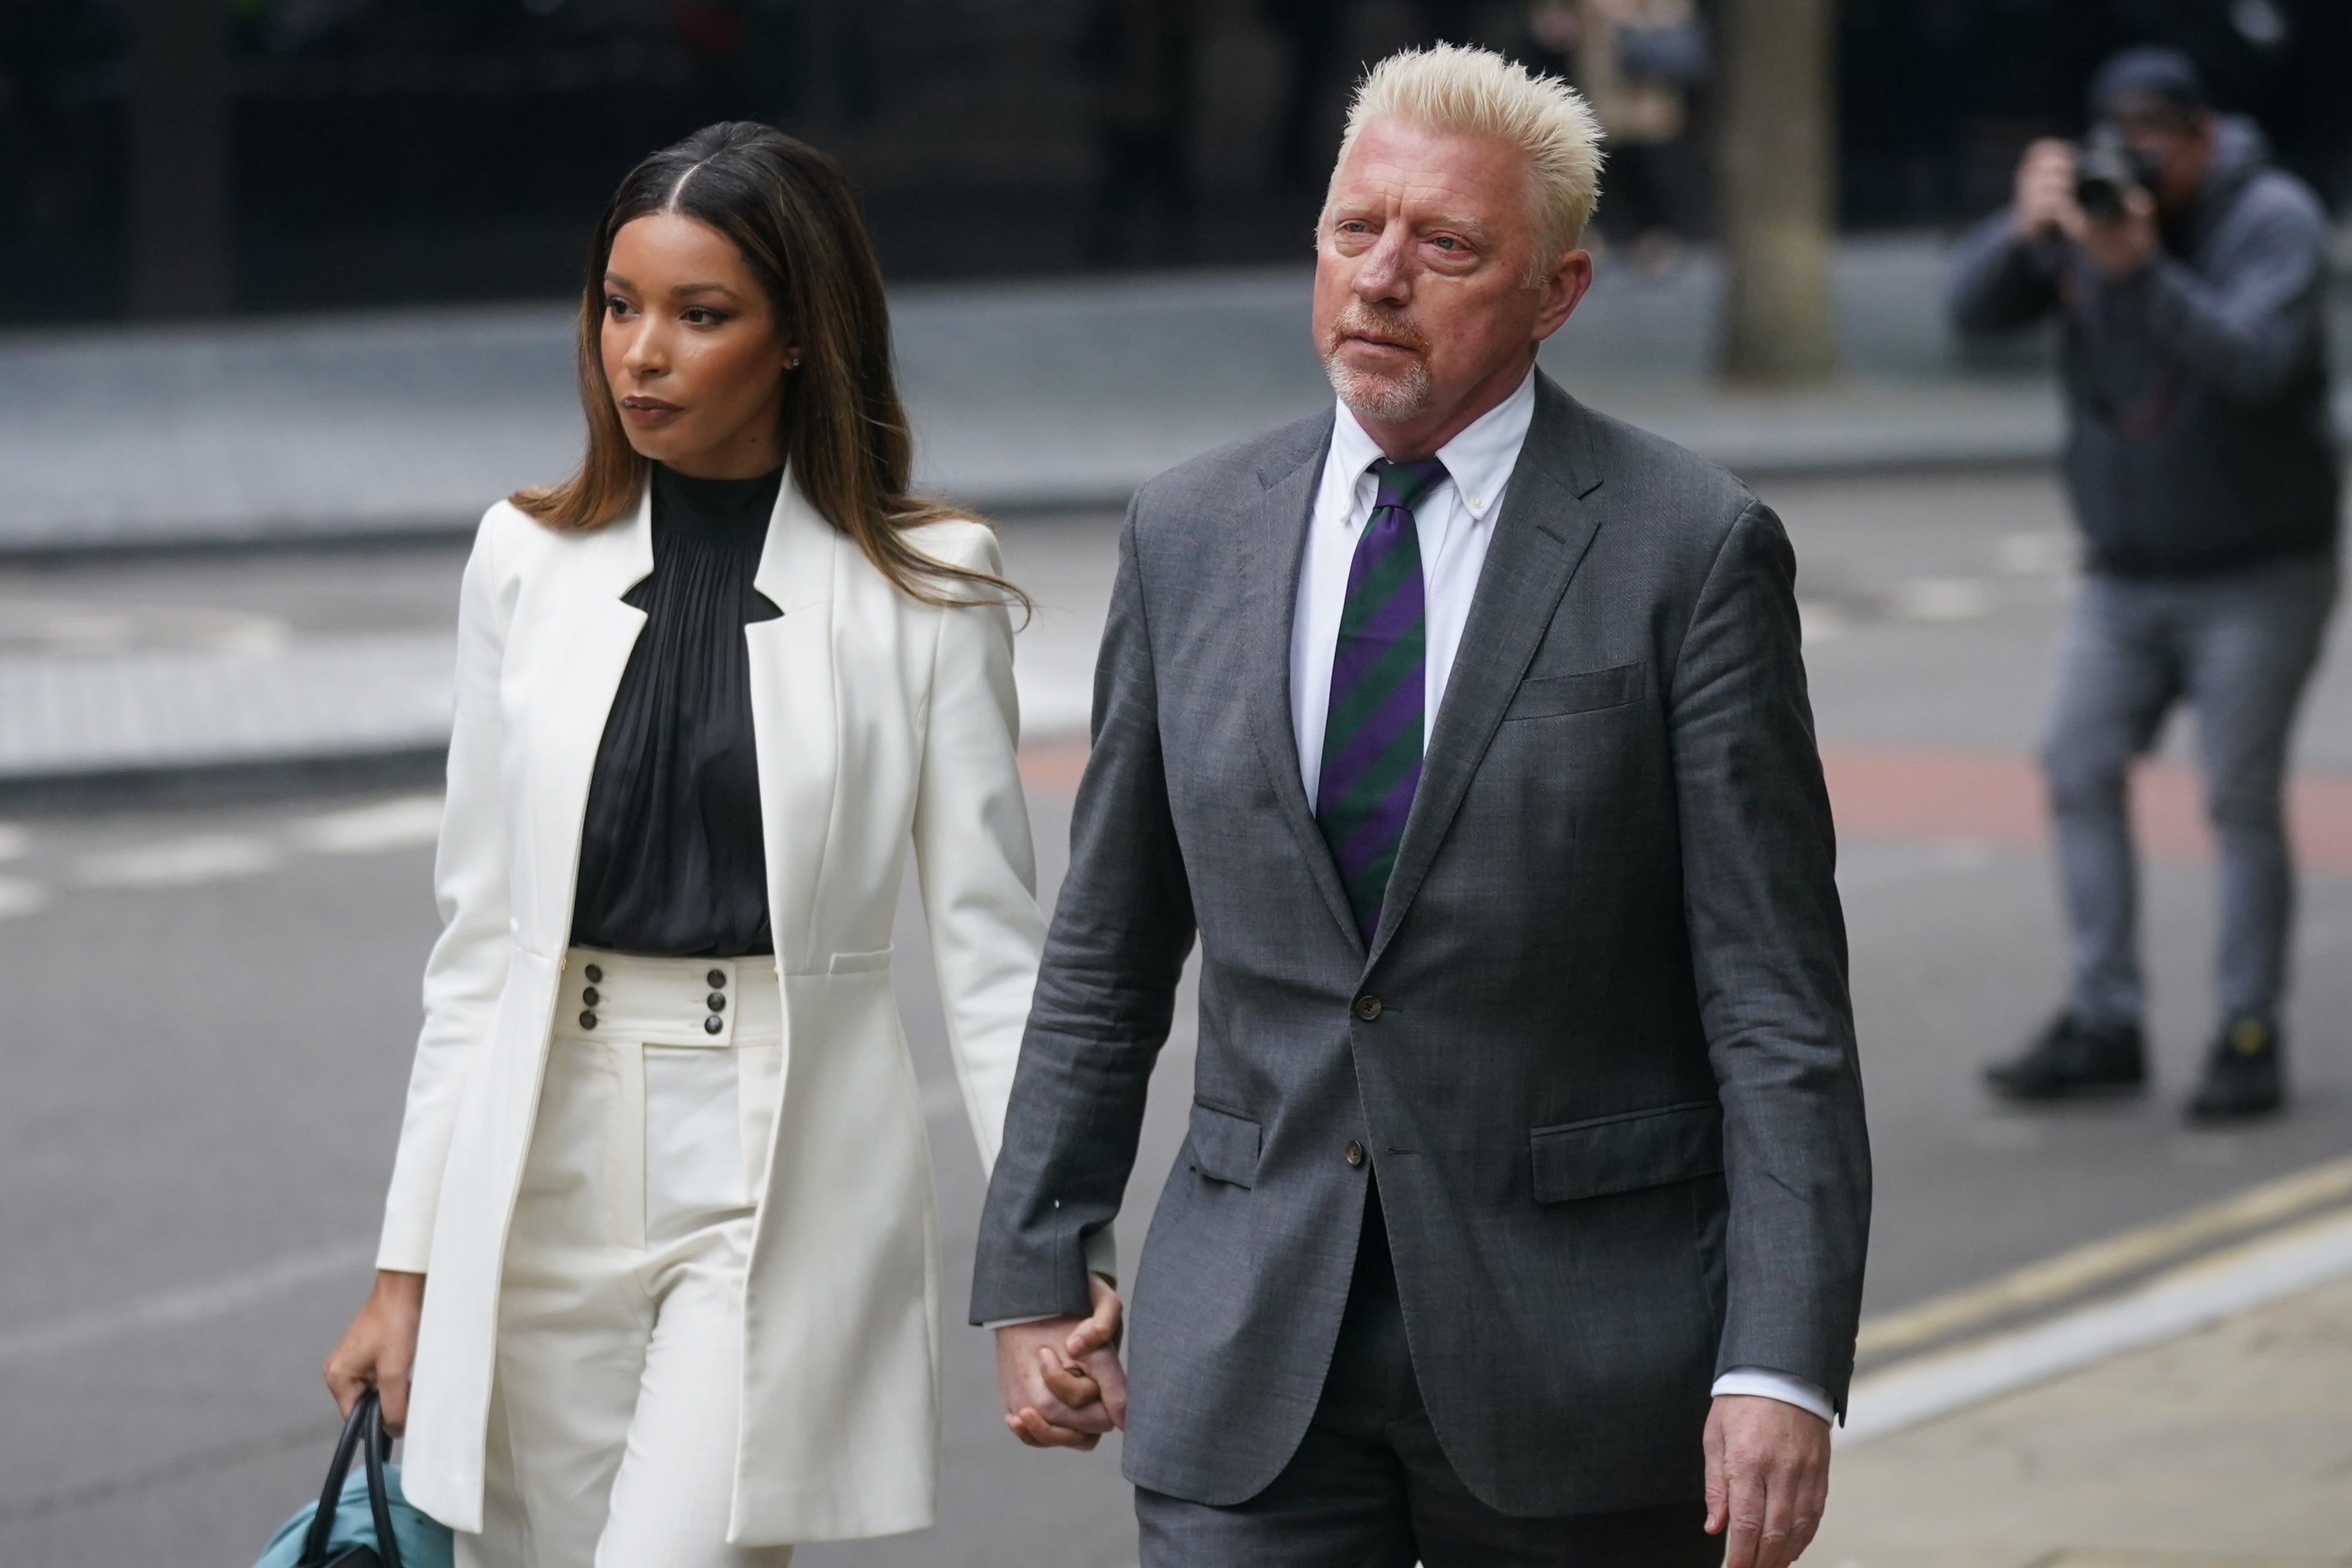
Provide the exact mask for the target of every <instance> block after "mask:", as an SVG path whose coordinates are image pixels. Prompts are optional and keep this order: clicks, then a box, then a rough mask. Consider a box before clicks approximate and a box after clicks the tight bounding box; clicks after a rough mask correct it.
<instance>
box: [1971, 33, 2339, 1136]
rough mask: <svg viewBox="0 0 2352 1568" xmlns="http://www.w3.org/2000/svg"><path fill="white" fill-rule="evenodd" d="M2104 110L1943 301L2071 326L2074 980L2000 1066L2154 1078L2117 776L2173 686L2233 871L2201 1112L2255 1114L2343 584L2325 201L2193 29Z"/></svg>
mask: <svg viewBox="0 0 2352 1568" xmlns="http://www.w3.org/2000/svg"><path fill="white" fill-rule="evenodd" d="M2090 107H2091V113H2092V118H2093V119H2094V121H2096V125H2097V129H2096V131H2095V133H2094V135H2093V138H2092V141H2091V144H2090V147H2089V149H2088V150H2086V151H2084V152H2077V151H2076V150H2075V149H2074V148H2073V147H2070V146H2068V145H2067V144H2066V143H2064V142H2036V143H2034V144H2033V146H2032V147H2031V148H2029V149H2027V151H2026V153H2025V157H2024V160H2023V162H2022V163H2020V165H2019V167H2018V172H2017V195H2016V202H2015V205H2013V206H2012V207H2011V209H2010V210H2009V211H2008V212H2006V213H2003V214H2001V215H2000V216H1996V217H1994V218H1993V219H1991V220H1990V221H1989V222H1988V223H1987V224H1986V225H1985V226H1983V227H1981V228H1979V230H1978V231H1977V232H1976V233H1975V234H1974V235H1972V236H1971V237H1969V239H1968V240H1967V241H1966V242H1965V244H1964V245H1963V247H1962V248H1961V253H1960V259H1959V270H1958V277H1957V279H1955V281H1954V284H1953V289H1952V297H1951V308H1952V313H1953V317H1954V319H1955V321H1956V322H1957V324H1958V327H1959V329H1960V330H1961V331H1964V332H1993V331H2008V330H2014V329H2018V328H2022V327H2025V326H2028V325H2030V324H2032V323H2033V322H2035V321H2040V320H2041V319H2042V317H2044V316H2046V315H2049V314H2052V313H2053V312H2054V313H2055V314H2056V315H2057V316H2058V318H2059V320H2060V321H2061V322H2062V324H2063V365H2064V374H2065V384H2066V391H2067V398H2068V404H2069V425H2070V430H2069V435H2068V439H2067V445H2066V455H2065V470H2066V479H2067V484H2068V488H2069V489H2070V491H2071V494H2072V499H2073V501H2074V513H2075V518H2076V521H2078V522H2079V523H2080V525H2081V527H2082V530H2083V532H2084V539H2085V543H2086V547H2087V550H2086V560H2085V569H2084V574H2083V578H2082V582H2081V585H2080V587H2079V589H2078V590H2077V593H2076V595H2075V598H2074V605H2073V606H2072V609H2071V611H2070V613H2069V615H2068V618H2067V623H2066V628H2065V632H2064V636H2063V640H2062V643H2061V647H2060V651H2059V656H2058V670H2057V680H2056V690H2055V693H2054V696H2053V702H2052V707H2051V714H2050V720H2049V729H2048V734H2047V739H2046V741H2045V743H2044V747H2043V752H2042V763H2043V766H2044V768H2045V770H2046V772H2047V774H2048V778H2049V782H2050V794H2051V803H2052V810H2053V814H2054V815H2055V817H2056V822H2057V836H2058V848H2059V856H2060V860H2061V863H2062V869H2063V877H2064V883H2065V893H2066V906H2067V913H2068V917H2069V920H2070V921H2071V923H2072V926H2073V931H2074V980H2073V988H2072V994H2070V996H2069V997H2068V999H2067V1002H2066V1005H2065V1007H2064V1009H2063V1011H2062V1012H2061V1013H2059V1015H2058V1016H2057V1017H2056V1018H2055V1019H2053V1021H2052V1022H2051V1024H2050V1025H2049V1026H2048V1027H2046V1028H2045V1029H2044V1030H2043V1031H2042V1033H2041V1034H2040V1035H2039V1036H2037V1037H2035V1038H2034V1039H2033V1040H2032V1042H2031V1043H2030V1044H2029V1045H2028V1046H2027V1047H2026V1048H2025V1050H2024V1051H2023V1053H2022V1054H2021V1055H2020V1056H2019V1057H2017V1058H2014V1059H2012V1060H2011V1061H2008V1062H2004V1063H2000V1064H1999V1065H1996V1066H1994V1067H1992V1068H1990V1069H1989V1070H1988V1073H1987V1077H1988V1078H1989V1079H1990V1083H1991V1086H1992V1088H1993V1089H1994V1090H1995V1091H1996V1092H1998V1093H2000V1094H2002V1095H2004V1096H2007V1097H2009V1098H2011V1099H2017V1100H2053V1099H2059V1098H2063V1097H2066V1096H2071V1095H2079V1094H2087V1093H2097V1092H2112V1091H2128V1090H2132V1089H2138V1088H2140V1087H2142V1086H2143V1085H2144V1083H2145V1082H2146V1079H2147V1065H2146V1057H2145V1052H2144V1049H2143V1046H2142V1040H2141V1019H2142V1016H2143V1010H2144V1005H2145V987H2144V984H2143V982H2142V979H2141V974H2140V968H2139V960H2138V954H2137V940H2136V932H2135V931H2134V905H2135V898H2134V882H2135V868H2134V865H2133V856H2132V845H2131V833H2130V822H2129V818H2128V816H2127V813H2126V779H2127V775H2128V773H2129V770H2130V767H2131V763H2132V762H2133V760H2134V758H2136V757H2137V756H2138V755H2139V754H2140V753H2142V752H2145V751H2147V749H2148V747H2149V746H2150V745H2152V744H2153V743H2154V742H2155V740H2156V738H2157V735H2158V731H2159V730H2160V729H2161V727H2162V725H2163V722H2164V720H2165V717H2166V715H2167V714H2168V712H2169V711H2170V710H2171V709H2172V707H2173V706H2174V704H2175V703H2177V702H2181V701H2186V702H2187V703H2188V704H2189V706H2190V707H2191V708H2193V709H2194V710H2196V714H2197V738H2198V749H2199V755H2200V763H2201V766H2202V769H2203V773H2204V783H2205V795H2206V805H2207V810H2208V813H2209V815H2210V817H2211V820H2212V825H2213V832H2214V837H2215V838H2216V839H2217V840H2218V841H2219V845H2220V849H2221V973H2220V986H2219V990H2220V997H2219V1000H2220V1004H2221V1026H2220V1028H2219V1030H2218V1032H2217V1034H2216V1037H2215V1038H2214V1041H2213V1044H2212V1047H2211V1050H2210V1054H2209V1055H2208V1057H2207V1058H2206V1064H2205V1069H2204V1075H2203V1080H2202V1082H2201V1083H2200V1085H2199V1087H2198V1089H2197V1090H2196V1092H2195V1094H2194V1096H2193V1097H2192V1098H2191V1099H2190V1100H2189V1106H2188V1110H2189V1116H2190V1118H2191V1119H2192V1120H2197V1121H2221V1120H2227V1119H2231V1118H2235V1117H2243V1116H2252V1115H2260V1114H2263V1113H2264V1112H2268V1111H2272V1110H2276V1109H2278V1107H2279V1106H2280V1105H2281V1103H2282V1102H2283V1100H2284V1072H2283V1063H2282V1051H2283V1048H2284V1041H2283V1039H2282V1037H2281V1035H2280V1032H2279V1023H2280V1010H2281V1005H2282V1001H2283V994H2284V986H2285V978H2286V974H2285V971H2286V957H2287V952H2288V946H2289V942H2288V931H2289V924H2290V921H2291V916H2292V909H2293V900H2294V888H2293V868H2292V867H2291V865H2290V863H2289V859H2288V852H2287V845H2286V835H2285V827H2284V803H2283V799H2282V796H2283V793H2284V775H2285V768H2286V752H2287V741H2288V736H2289V732H2290V731H2291V730H2292V728H2293V724H2294V712H2295V708H2296V705H2297V703H2298V701H2299V700H2300V699H2301V697H2302V694H2303V689H2304V686H2305V681H2306V680H2307V679H2308V677H2309V675H2310V673H2311V669H2312V667H2313V665H2314V664H2315V662H2316V660H2317V658H2318V654H2319V648H2320V643H2321V639H2322V637H2323V635H2324V633H2325V630H2326V623H2327V617H2328V614H2329V612H2330V610H2331V609H2332V608H2333V607H2334V605H2335V600H2336V511H2337V487H2338V479H2337V468H2336V447H2335V442H2334V438H2333V433H2332V429H2331V426H2330V423H2329V416H2328V393H2327V361H2326V324H2325V311H2326V285H2327V277H2326V271H2327V268H2326V247H2327V229H2326V217H2325V216H2324V214H2323V213H2322V211H2321V208H2320V204H2319V201H2318V198H2317V197H2316V196H2315V195H2313V194H2312V192H2311V190H2310V189H2309V187H2307V186H2305V184H2303V183H2302V182H2300V181H2298V180H2296V179H2294V177H2293V176H2291V175H2289V174H2283V173H2281V172H2279V171H2278V170H2275V169H2273V168H2271V167H2269V166H2268V163H2267V153H2268V148H2267V146H2266V144H2265V143H2264V142H2263V137H2262V133H2261V132H2259V131H2258V130H2256V129H2255V128H2254V126H2253V125H2252V123H2251V122H2249V121H2243V120H2240V119H2236V118H2232V117H2224V116H2221V115H2217V114H2216V113H2214V112H2213V110H2212V108H2211V106H2210V102H2209V100H2208V99H2207V95H2206V92H2205V89H2204V85H2203V83H2202V82H2201V81H2200V79H2199V76H2198V73H2197V69H2196V68H2195V66H2193V65H2192V64H2191V63H2190V62H2189V59H2188V58H2187V57H2186V56H2184V55H2181V54H2179V53H2178V52H2177V51H2174V50H2171V49H2162V48H2135V49H2129V50H2126V51H2125V52H2124V53H2122V54H2120V55H2117V56H2116V58H2113V59H2112V60H2110V61H2109V62H2108V63H2107V64H2106V65H2105V67H2104V68H2102V69H2101V70H2100V72H2099V74H2098V77H2097V79H2096V80H2095V82H2094V84H2093V86H2092V89H2091V101H2090Z"/></svg>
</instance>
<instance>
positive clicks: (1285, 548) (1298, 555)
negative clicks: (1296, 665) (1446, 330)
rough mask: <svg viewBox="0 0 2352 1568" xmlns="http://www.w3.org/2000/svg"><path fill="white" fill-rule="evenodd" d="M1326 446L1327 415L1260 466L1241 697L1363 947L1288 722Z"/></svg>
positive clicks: (1326, 893) (1285, 811) (1294, 825)
mask: <svg viewBox="0 0 2352 1568" xmlns="http://www.w3.org/2000/svg"><path fill="white" fill-rule="evenodd" d="M1330 448H1331V422H1330V419H1328V418H1326V419H1325V420H1324V421H1323V423H1322V428H1321V434H1320V438H1319V439H1318V441H1317V442H1316V443H1315V445H1314V447H1312V448H1311V449H1307V450H1304V451H1299V452H1297V453H1294V454H1292V455H1291V456H1289V457H1287V458H1274V459H1269V461H1268V463H1267V466H1266V467H1265V468H1262V469H1260V470H1259V471H1258V476H1257V477H1258V483H1259V484H1260V485H1262V486H1264V487H1265V489H1264V492H1263V493H1262V494H1261V496H1260V497H1259V499H1258V503H1257V509H1256V513H1255V516H1254V517H1252V518H1250V519H1248V520H1247V521H1246V523H1245V525H1244V528H1245V537H1244V542H1243V549H1242V552H1241V561H1242V566H1243V570H1244V573H1245V574H1246V577H1245V580H1244V583H1243V585H1242V595H1243V604H1244V611H1243V625H1242V628H1241V635H1242V640H1243V665H1242V668H1244V669H1245V670H1247V671H1248V672H1249V679H1250V686H1249V691H1248V695H1247V698H1246V700H1247V703H1248V707H1249V721H1250V733H1251V736H1252V737H1253V739H1255V742H1256V743H1257V754H1258V761H1259V762H1260V763H1263V764H1264V765H1265V773H1266V782H1267V783H1268V784H1271V785H1272V786H1273V788H1274V794H1275V798H1276V800H1277V801H1278V802H1279V803H1280V808H1281V812H1282V820H1283V823H1284V825H1285V826H1287V827H1288V828H1289V829H1290V836H1291V837H1293V838H1294V839H1296V840H1297V843H1298V855H1299V858H1300V860H1302V861H1303V862H1304V863H1305V864H1306V867H1307V875H1308V876H1309V877H1311V878H1312V879H1314V882H1315V888H1316V890H1317V891H1318V892H1319V893H1321V894H1322V895H1323V902H1324V903H1325V904H1326V905H1327V906H1328V908H1329V909H1330V910H1331V918H1332V919H1333V920H1335V921H1339V928H1340V930H1342V931H1346V932H1347V933H1348V941H1349V943H1350V944H1352V945H1354V946H1357V947H1361V946H1362V945H1363V940H1364V939H1363V936H1362V934H1361V933H1360V932H1359V931H1357V929H1356V917H1355V914H1354V912H1353V911H1352V910H1349V907H1348V890H1347V889H1345V888H1343V887H1341V886H1340V885H1339V869H1338V868H1336V867H1335V866H1333V865H1332V863H1331V848H1330V846H1329V845H1328V844H1326V843H1325V842H1324V841H1323V830H1322V829H1321V828H1320V827H1318V826H1316V822H1315V811H1314V808H1313V807H1312V806H1311V805H1308V804H1307V786H1306V784H1303V783H1301V782H1300V780H1299V777H1298V734H1297V729H1296V728H1295V727H1294V726H1293V725H1292V723H1291V721H1290V637H1291V622H1292V619H1293V617H1294V616H1295V615H1296V614H1297V607H1298V574H1299V571H1300V569H1301V566H1302V563H1303V561H1304V557H1305V555H1306V545H1307V520H1308V517H1309V515H1310V513H1311V512H1312V510H1313V509H1314V504H1315V489H1316V485H1317V482H1318V480H1319V479H1321V478H1322V475H1323V459H1324V458H1325V456H1326V454H1328V452H1329V451H1330Z"/></svg>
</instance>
